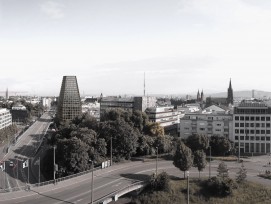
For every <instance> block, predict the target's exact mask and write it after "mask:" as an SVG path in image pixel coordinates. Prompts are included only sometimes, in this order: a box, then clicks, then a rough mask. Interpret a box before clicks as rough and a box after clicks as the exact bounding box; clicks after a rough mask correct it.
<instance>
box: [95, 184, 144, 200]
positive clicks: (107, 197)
mask: <svg viewBox="0 0 271 204" xmlns="http://www.w3.org/2000/svg"><path fill="white" fill-rule="evenodd" d="M146 185H147V182H146V181H138V182H136V183H133V184H131V185H129V186H126V187H123V188H120V189H117V190H115V191H113V192H111V193H109V194H107V195H105V196H103V197H101V198H99V199H97V200H95V201H94V204H100V203H103V202H104V201H108V202H110V201H113V200H114V199H113V198H114V197H115V196H116V195H118V194H119V195H120V196H122V195H124V194H126V193H129V192H132V191H134V190H137V189H142V188H144V187H145V186H146ZM124 192H125V193H124ZM106 203H107V202H106Z"/></svg>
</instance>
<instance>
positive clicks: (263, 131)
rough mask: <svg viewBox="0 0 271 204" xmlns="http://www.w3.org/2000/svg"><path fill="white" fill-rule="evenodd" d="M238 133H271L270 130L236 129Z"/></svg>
mask: <svg viewBox="0 0 271 204" xmlns="http://www.w3.org/2000/svg"><path fill="white" fill-rule="evenodd" d="M235 133H236V134H239V133H240V134H245V133H246V134H262V135H263V134H270V130H245V129H240V130H239V129H235Z"/></svg>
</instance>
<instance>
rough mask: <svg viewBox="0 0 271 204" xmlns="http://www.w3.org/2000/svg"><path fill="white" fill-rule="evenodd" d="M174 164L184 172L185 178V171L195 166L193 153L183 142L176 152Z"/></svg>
mask: <svg viewBox="0 0 271 204" xmlns="http://www.w3.org/2000/svg"><path fill="white" fill-rule="evenodd" d="M173 164H174V166H176V167H177V168H179V169H180V170H181V171H183V172H184V178H185V171H187V170H189V169H190V168H191V167H192V165H193V155H192V151H191V149H190V148H189V147H187V146H186V145H185V144H184V143H183V142H180V143H179V144H178V145H177V149H176V152H175V154H174V156H173Z"/></svg>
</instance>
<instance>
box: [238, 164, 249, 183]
mask: <svg viewBox="0 0 271 204" xmlns="http://www.w3.org/2000/svg"><path fill="white" fill-rule="evenodd" d="M236 174H237V175H236V182H237V183H244V182H245V181H246V178H247V170H246V169H245V166H244V164H243V163H242V165H241V167H240V169H239V171H238V172H237V173H236Z"/></svg>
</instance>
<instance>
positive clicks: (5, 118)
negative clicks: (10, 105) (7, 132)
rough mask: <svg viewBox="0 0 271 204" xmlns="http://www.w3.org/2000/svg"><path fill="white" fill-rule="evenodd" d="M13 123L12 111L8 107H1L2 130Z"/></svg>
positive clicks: (0, 125) (0, 124)
mask: <svg viewBox="0 0 271 204" xmlns="http://www.w3.org/2000/svg"><path fill="white" fill-rule="evenodd" d="M10 125H12V117H11V114H10V111H9V110H8V109H6V108H1V109H0V130H1V129H3V128H5V127H8V126H10Z"/></svg>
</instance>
